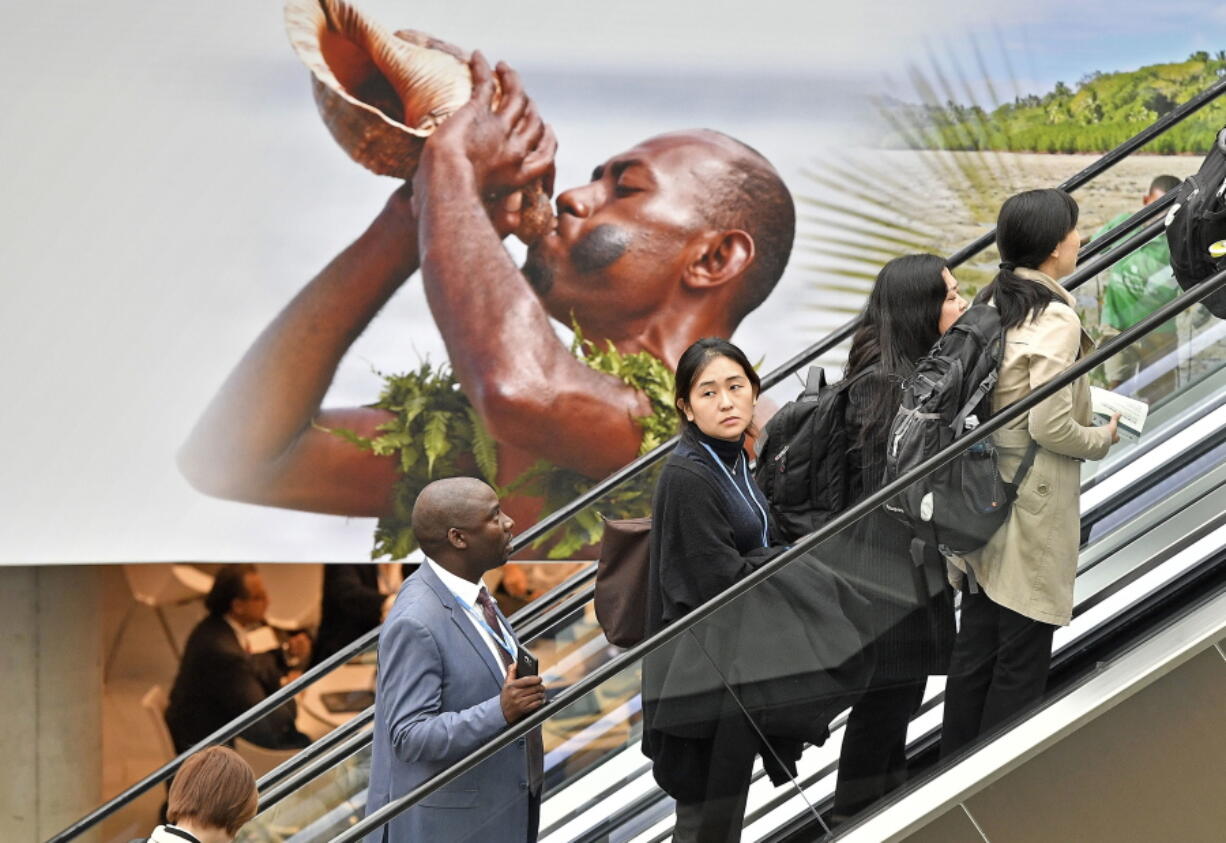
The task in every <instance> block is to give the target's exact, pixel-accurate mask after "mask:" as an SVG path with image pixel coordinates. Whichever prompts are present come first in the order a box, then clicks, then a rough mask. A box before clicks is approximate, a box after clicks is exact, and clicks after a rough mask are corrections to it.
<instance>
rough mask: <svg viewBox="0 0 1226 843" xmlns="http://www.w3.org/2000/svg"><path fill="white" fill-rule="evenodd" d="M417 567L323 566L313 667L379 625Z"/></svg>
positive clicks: (389, 565)
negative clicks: (319, 614) (320, 606)
mask: <svg viewBox="0 0 1226 843" xmlns="http://www.w3.org/2000/svg"><path fill="white" fill-rule="evenodd" d="M416 568H417V566H416V565H401V564H400V563H399V562H393V563H379V564H377V565H376V564H368V565H348V564H347V565H325V566H324V597H323V608H322V613H321V619H320V622H319V635H318V636H316V638H315V646H314V647H313V648H312V654H313V659H312V664H319V663H320V662H322V661H323V660H324V659H326V658H328V657H329V656H331V655H332V654H333V653H336V652H338V651H339V650H342V649H344V647H345V646H346V645H347V644H349V643H350V642H351V641H354V640H356V639H357V638H360V637H361V636H362V635H364V634H365V633H367V632H370V631H371V630H372V629H374V628H375V627H376V626H378V625H379V624H380V623H381V622H382V621H383V619H384V618H386V617H387V613H388V611H389V610H390V609H391V608H392V603H393V602H394V601H395V600H396V593H397V592H398V591H400V585H401V583H403V582H404V580H405V578H406V577H408V576H409V574H411V573H413V571H414V570H415V569H416Z"/></svg>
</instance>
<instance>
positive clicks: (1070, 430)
mask: <svg viewBox="0 0 1226 843" xmlns="http://www.w3.org/2000/svg"><path fill="white" fill-rule="evenodd" d="M1017 274H1018V275H1020V276H1022V277H1023V278H1029V279H1031V280H1033V281H1037V282H1039V283H1040V284H1042V285H1043V286H1045V287H1047V288H1049V289H1050V290H1051V291H1052V292H1054V293H1055V294H1056V295H1057V296H1059V298H1060V301H1059V302H1053V303H1052V304H1050V305H1048V306H1047V309H1046V310H1044V311H1043V313H1042V314H1040V315H1039V317H1038V318H1037V319H1031V320H1027V321H1026V322H1024V323H1022V324H1021V325H1019V326H1017V327H1015V328H1011V329H1010V330H1009V331H1007V332H1006V333H1005V350H1004V358H1003V360H1002V362H1001V366H1000V379H999V380H998V381H997V384H996V391H995V392H994V393H993V395H992V409H993V411H996V410H999V409H1001V408H1003V407H1006V406H1007V405H1009V404H1012V403H1013V402H1015V401H1017V400H1019V399H1021V398H1024V397H1025V396H1026V395H1028V394H1030V392H1031V391H1032V390H1034V389H1036V388H1037V387H1039V386H1040V385H1042V384H1044V383H1046V382H1047V381H1049V380H1051V379H1052V378H1054V377H1056V376H1057V375H1059V374H1060V373H1061V372H1062V371H1064V370H1065V369H1066V368H1068V367H1069V366H1070V365H1072V363H1073V361H1074V360H1076V359H1077V358H1078V357H1080V356H1082V355H1083V354H1086V353H1088V352H1089V351H1091V350H1093V348H1094V343H1093V341H1092V340H1091V339H1090V338H1089V336H1087V335H1086V333H1085V332H1084V331H1082V329H1081V321H1080V320H1079V319H1078V318H1077V313H1076V311H1074V310H1073V297H1072V295H1071V294H1070V293H1069V292H1068V291H1067V290H1065V289H1064V288H1063V287H1061V286H1060V285H1059V284H1057V283H1056V282H1055V281H1053V280H1052V279H1051V278H1049V277H1048V276H1046V275H1044V274H1043V273H1041V272H1038V271H1036V270H1032V269H1025V268H1019V269H1018V270H1017ZM1061 302H1063V303H1061ZM1090 415H1091V414H1090V389H1089V385H1088V383H1087V382H1086V379H1085V378H1084V377H1082V378H1078V379H1077V380H1076V381H1074V382H1073V383H1071V384H1069V385H1068V386H1066V387H1064V388H1063V389H1061V390H1060V391H1059V392H1057V393H1056V394H1055V395H1053V396H1051V397H1050V398H1048V399H1047V400H1046V401H1044V402H1042V403H1041V404H1039V405H1038V406H1036V407H1035V408H1033V409H1032V410H1031V411H1030V412H1029V413H1028V414H1027V415H1026V416H1025V417H1023V418H1022V419H1019V420H1018V421H1017V422H1015V423H1014V424H1012V425H1010V426H1009V427H1005V428H1002V429H1001V430H999V431H997V432H996V433H995V434H994V435H993V441H994V442H995V443H996V447H997V449H998V452H999V465H1000V472H1001V475H1002V476H1003V477H1005V478H1006V479H1011V478H1012V477H1013V474H1014V472H1016V470H1017V468H1018V465H1019V464H1020V463H1021V460H1022V456H1023V455H1024V454H1025V451H1026V448H1027V447H1028V446H1029V445H1030V442H1031V439H1033V440H1034V441H1035V442H1037V443H1038V444H1039V450H1038V453H1037V454H1036V456H1035V461H1034V465H1033V466H1032V467H1031V469H1030V472H1029V473H1028V474H1027V475H1026V478H1025V480H1023V481H1022V486H1021V488H1020V489H1019V490H1018V496H1017V500H1016V502H1015V503H1014V505H1013V510H1012V511H1011V512H1010V514H1009V520H1008V521H1006V522H1005V524H1004V526H1002V527H1001V528H1000V530H998V531H997V532H996V535H994V536H992V538H991V540H990V541H989V542H988V543H987V544H986V545H985V546H984V547H983V548H982V549H981V550H978V551H976V552H974V553H970V554H967V555H966V556H965V557H964V558H958V557H954V558H952V559H951V560H950V581H951V582H953V584H954V585H955V586H959V585H961V581H962V580H963V579H964V577H965V575H964V573H963V571H964V570H965V569H966V566H967V565H968V564H969V565H970V566H971V568H972V569H973V570H974V572H975V579H976V580H977V581H978V582H979V586H980V588H982V589H983V590H984V592H985V593H986V594H987V595H988V597H990V598H991V599H992V601H993V602H994V603H996V604H997V605H999V606H1004V607H1005V608H1007V609H1012V610H1013V611H1015V612H1017V613H1019V614H1022V615H1025V616H1026V617H1028V618H1032V619H1034V620H1037V621H1043V622H1044V623H1050V624H1056V625H1059V626H1064V625H1066V624H1068V622H1069V620H1070V619H1071V617H1072V612H1073V581H1074V579H1075V578H1076V575H1077V551H1078V547H1079V545H1080V543H1081V542H1080V539H1081V512H1080V498H1081V471H1080V461H1081V460H1086V459H1090V460H1097V459H1101V458H1102V457H1103V456H1105V455H1106V453H1107V450H1108V449H1109V448H1110V447H1111V433H1110V431H1109V430H1108V429H1107V428H1106V427H1091V426H1090V425H1089V423H1090Z"/></svg>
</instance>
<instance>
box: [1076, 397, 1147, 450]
mask: <svg viewBox="0 0 1226 843" xmlns="http://www.w3.org/2000/svg"><path fill="white" fill-rule="evenodd" d="M1090 405H1091V407H1092V409H1093V412H1094V419H1093V423H1094V424H1106V423H1107V422H1109V421H1111V417H1112V416H1113V415H1115V414H1116V413H1119V414H1120V423H1119V433H1120V439H1127V440H1130V441H1133V442H1135V441H1136V440H1138V439H1140V438H1141V431H1142V430H1144V429H1145V417H1146V416H1148V415H1149V405H1148V404H1146V403H1145V402H1144V401H1140V400H1138V399H1136V398H1129V397H1128V396H1127V395H1120V394H1119V393H1118V392H1112V391H1111V390H1109V389H1102V388H1100V387H1097V386H1092V387H1090Z"/></svg>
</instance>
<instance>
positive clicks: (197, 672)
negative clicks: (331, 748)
mask: <svg viewBox="0 0 1226 843" xmlns="http://www.w3.org/2000/svg"><path fill="white" fill-rule="evenodd" d="M204 605H205V608H207V609H208V611H209V615H208V617H206V618H205V619H204V620H202V621H201V622H200V623H199V624H197V625H196V628H195V629H193V630H192V634H191V635H190V636H189V637H188V639H187V646H186V647H184V649H183V661H182V662H181V663H180V665H179V673H178V675H177V676H176V677H175V683H174V687H173V688H171V691H170V705H169V707H168V708H167V709H166V725H167V726H168V727H169V728H170V735H171V738H172V739H173V740H174V745H175V752H185V751H186V750H188V749H190V748H191V747H193V746H195V745H196V744H197V743H199V742H200V741H201V740H203V739H204V738H206V737H208V736H209V735H211V734H212V733H213V732H215V731H216V730H217V729H219V728H221V727H222V726H224V725H225V724H226V723H229V722H230V721H231V720H233V719H234V718H235V717H238V716H239V715H240V714H242V713H243V712H245V711H247V709H249V708H251V707H252V706H254V705H256V704H257V703H260V702H262V701H263V700H264V698H265V697H267V696H268V695H269V694H271V693H273V692H274V691H276V690H277V689H278V688H280V687H281V686H282V685H284V684H285V683H286V682H289V681H291V680H293V679H296V678H297V677H298V676H299V675H301V670H299V669H297V665H300V664H305V663H306V661H307V659H308V658H309V656H310V652H311V642H310V639H309V638H307V636H306V635H304V634H302V633H298V634H296V635H293V636H291V637H290V638H289V640H288V641H286V642H285V644H284V645H283V647H281V648H280V649H274V650H269V651H267V652H262V653H257V652H252V650H253V645H252V642H251V641H250V636H249V632H250V631H251V630H253V629H255V628H257V627H259V626H261V625H262V624H263V623H264V612H265V611H266V610H267V609H268V594H267V592H265V591H264V583H263V582H262V581H261V579H260V575H259V574H258V573H256V570H255V566H254V565H226V566H224V567H223V568H222V569H221V570H220V571H218V572H217V576H216V578H215V579H214V580H213V588H212V589H211V590H210V591H209V593H208V596H207V597H205V599H204ZM296 715H297V709H296V707H295V705H294V702H293V700H290V701H289V702H287V703H286V704H285V705H283V706H281V707H279V708H277V709H276V710H274V711H271V712H269V713H268V714H267V715H266V716H265V717H263V718H261V719H260V720H258V721H257V722H255V723H253V724H252V725H251V726H250V727H248V729H247V730H246V731H244V732H243V737H244V738H245V739H247V740H249V741H251V742H252V743H254V744H258V745H259V746H263V747H267V748H269V749H284V748H294V747H303V746H306V745H307V744H308V743H309V742H310V741H309V739H308V738H307V736H306V735H304V734H302V733H301V732H299V731H298V730H297V729H296V728H295V727H294V718H295V716H296Z"/></svg>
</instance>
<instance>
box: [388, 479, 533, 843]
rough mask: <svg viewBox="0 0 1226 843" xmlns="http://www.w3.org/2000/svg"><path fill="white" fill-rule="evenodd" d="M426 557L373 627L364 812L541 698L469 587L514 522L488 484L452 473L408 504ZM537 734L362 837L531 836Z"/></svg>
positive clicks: (474, 586)
mask: <svg viewBox="0 0 1226 843" xmlns="http://www.w3.org/2000/svg"><path fill="white" fill-rule="evenodd" d="M412 524H413V532H414V533H415V534H416V536H417V541H418V543H419V544H420V545H421V548H422V550H423V551H425V553H426V556H427V557H428V558H427V560H426V562H425V563H424V564H423V565H422V566H421V567H420V568H419V569H418V570H417V571H416V572H415V573H414V574H413V575H412V576H410V577H409V578H408V579H407V580H405V583H404V585H403V586H402V587H401V589H400V593H399V595H398V596H397V597H396V602H395V604H394V605H393V606H392V609H391V611H390V612H389V613H388V616H387V620H386V621H385V622H384V624H383V629H382V631H381V632H380V633H379V683H378V692H377V696H376V701H375V725H374V750H373V754H372V756H371V768H370V795H369V799H368V801H367V806H366V811H367V813H368V814H370V813H373V812H375V811H376V810H378V809H379V808H381V807H383V806H384V805H385V804H387V803H388V802H390V801H392V800H393V799H395V798H397V797H398V796H403V795H404V794H406V793H408V792H409V791H411V790H413V789H414V788H415V787H417V786H418V785H419V784H421V783H422V782H424V781H426V780H427V779H429V778H430V777H431V776H433V775H435V774H436V773H438V772H440V771H441V770H443V769H446V768H447V767H448V766H450V765H451V764H452V763H454V762H455V761H458V760H459V759H461V758H463V757H464V756H465V755H467V754H469V753H470V752H472V751H473V750H475V749H477V748H478V747H480V746H482V745H483V744H485V743H486V742H487V741H489V740H490V739H491V738H492V737H494V736H495V735H496V734H498V733H499V732H500V731H502V730H503V729H504V728H506V727H507V726H508V725H509V724H512V723H515V722H516V721H518V720H519V719H521V718H522V717H524V716H525V715H526V714H528V713H529V712H531V711H534V710H535V709H537V708H540V706H541V705H543V704H544V702H545V689H544V686H543V685H542V684H541V680H540V677H539V676H524V677H518V676H517V675H516V657H517V655H518V652H519V643H518V641H516V639H515V635H514V633H513V632H512V631H511V627H510V624H508V623H507V620H506V618H504V617H503V616H502V614H501V613H500V612H499V611H498V609H497V607H496V606H495V605H494V602H493V600H491V599H490V596H489V593H488V592H487V591H486V590H485V587H484V586H482V585H481V575H482V574H483V573H485V572H486V571H488V570H490V569H491V568H496V567H498V566H499V565H502V564H503V563H505V562H506V560H507V555H508V551H509V550H510V545H511V527H512V526H514V522H513V521H512V520H511V519H510V518H509V517H507V516H506V515H505V514H504V513H503V512H502V509H501V507H500V506H499V502H498V497H497V495H496V494H495V493H494V490H493V489H491V488H490V487H489V486H487V485H486V484H485V483H483V482H481V481H480V480H476V479H473V478H469V477H452V478H448V479H446V480H438V481H436V482H434V483H431V484H430V485H428V486H427V487H426V488H425V489H423V490H422V492H421V494H420V495H418V497H417V501H416V504H415V505H414V507H413V520H412ZM541 760H542V752H541V743H540V733H539V732H535V733H533V734H532V736H531V737H530V738H529V739H523V738H521V739H520V740H519V741H518V742H516V743H514V744H511V745H510V746H507V747H505V748H504V749H502V750H501V751H500V752H498V753H497V754H495V755H493V756H492V757H490V758H488V759H486V760H485V761H484V762H483V763H482V764H481V765H480V766H478V767H477V768H476V769H474V770H470V771H469V772H468V773H466V774H464V775H463V776H460V777H459V778H457V779H455V780H454V781H452V782H450V783H448V784H447V785H445V786H443V787H441V788H439V789H438V790H436V791H435V792H434V793H432V794H430V796H428V797H427V798H425V799H423V800H422V801H421V802H419V803H417V804H416V805H414V806H413V807H412V808H409V809H408V810H407V811H405V812H404V813H402V814H400V815H399V816H398V817H396V818H395V819H394V820H392V822H391V823H389V824H388V825H386V826H384V828H383V830H382V831H380V832H379V833H377V834H373V835H371V837H370V838H368V840H370V841H397V843H399V841H404V842H405V843H408V841H448V843H450V842H451V841H459V840H475V841H482V843H492V842H493V841H516V843H520V841H531V840H535V839H536V832H537V825H538V819H539V816H540V783H541V776H542V769H541Z"/></svg>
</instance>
